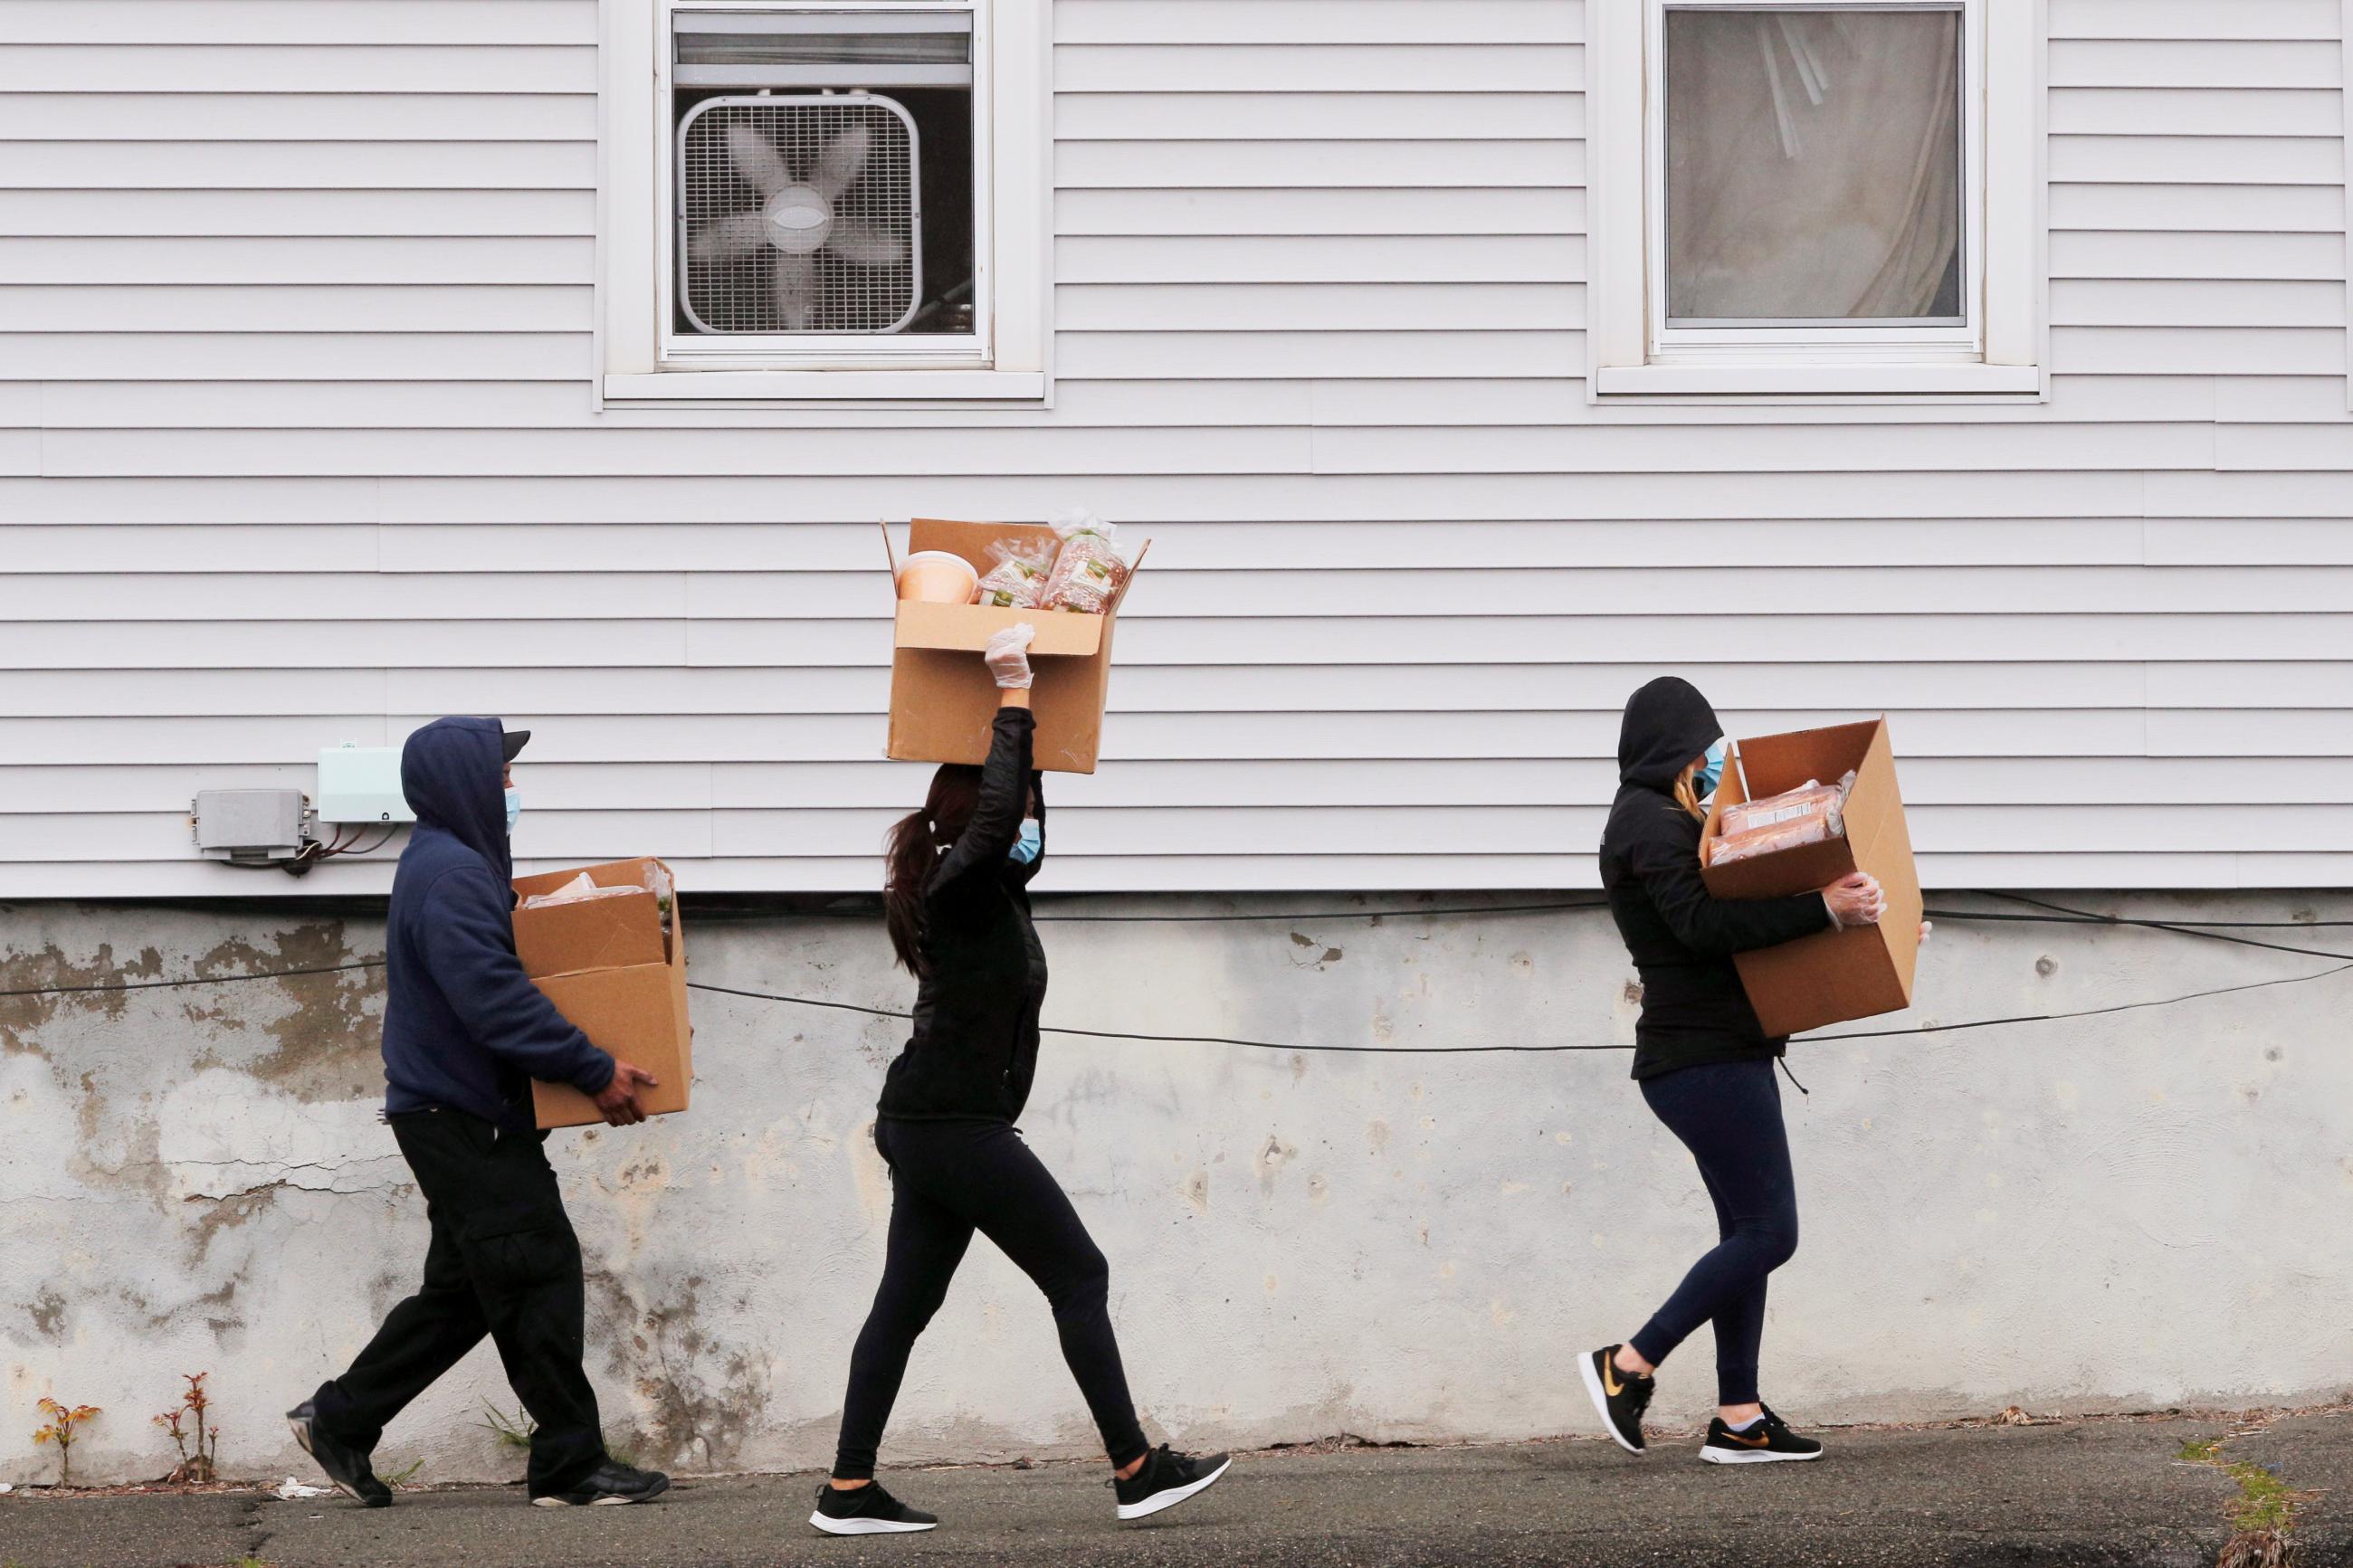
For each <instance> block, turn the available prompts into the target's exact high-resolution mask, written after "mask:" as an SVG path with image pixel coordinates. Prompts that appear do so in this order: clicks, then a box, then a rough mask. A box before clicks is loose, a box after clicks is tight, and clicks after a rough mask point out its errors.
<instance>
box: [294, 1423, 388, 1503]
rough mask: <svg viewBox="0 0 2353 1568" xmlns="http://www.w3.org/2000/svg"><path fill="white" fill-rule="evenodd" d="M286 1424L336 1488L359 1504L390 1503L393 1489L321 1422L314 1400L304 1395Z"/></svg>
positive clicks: (364, 1456)
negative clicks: (304, 1398) (326, 1429)
mask: <svg viewBox="0 0 2353 1568" xmlns="http://www.w3.org/2000/svg"><path fill="white" fill-rule="evenodd" d="M286 1425H287V1426H290V1427H292V1428H293V1431H294V1440H295V1441H296V1442H297V1443H300V1444H301V1445H302V1451H303V1452H304V1453H306V1454H308V1455H310V1456H311V1458H313V1459H316V1460H317V1461H318V1462H319V1468H321V1469H322V1470H324V1471H326V1472H327V1479H329V1480H331V1481H332V1482H334V1483H335V1489H336V1490H337V1491H339V1492H341V1493H343V1495H344V1496H345V1497H347V1498H350V1499H351V1500H353V1501H354V1502H356V1503H358V1504H359V1505H360V1506H361V1507H362V1508H390V1507H391V1506H392V1489H391V1488H390V1487H388V1486H385V1484H384V1483H383V1482H382V1481H380V1480H378V1479H376V1478H375V1467H374V1466H372V1465H370V1464H369V1463H368V1457H367V1456H366V1455H365V1454H363V1453H362V1452H360V1451H359V1450H358V1449H357V1448H354V1447H352V1446H351V1445H350V1444H348V1443H344V1442H340V1441H338V1440H337V1439H336V1438H335V1437H334V1436H332V1435H331V1434H330V1433H328V1432H327V1431H325V1430H324V1429H323V1428H322V1427H321V1426H320V1425H319V1410H318V1405H316V1403H315V1402H313V1401H311V1400H308V1399H306V1400H304V1401H303V1402H302V1403H301V1404H300V1405H296V1406H295V1407H294V1408H293V1409H291V1410H289V1411H288V1412H287V1413H286Z"/></svg>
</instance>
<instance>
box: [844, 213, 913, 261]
mask: <svg viewBox="0 0 2353 1568" xmlns="http://www.w3.org/2000/svg"><path fill="white" fill-rule="evenodd" d="M825 247H826V248H827V249H828V250H830V251H832V252H833V253H834V254H835V255H836V256H839V257H840V258H842V259H843V260H844V261H854V262H856V263H857V264H858V265H859V266H860V267H896V266H898V265H899V264H900V263H901V262H902V261H904V260H906V259H907V241H906V238H905V237H903V236H901V235H896V234H892V233H889V232H888V231H886V230H883V229H879V228H873V227H870V226H867V225H865V224H862V223H860V222H859V221H858V220H857V219H856V218H851V217H838V218H835V219H834V220H833V232H832V233H831V234H830V235H828V236H827V237H826V241H825Z"/></svg>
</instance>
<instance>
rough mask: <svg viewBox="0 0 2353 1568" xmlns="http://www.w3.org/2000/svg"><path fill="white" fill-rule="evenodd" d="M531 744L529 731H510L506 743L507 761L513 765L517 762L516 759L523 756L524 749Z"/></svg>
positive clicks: (507, 733)
mask: <svg viewBox="0 0 2353 1568" xmlns="http://www.w3.org/2000/svg"><path fill="white" fill-rule="evenodd" d="M530 744H531V731H528V730H509V731H507V732H506V741H505V746H506V760H507V761H508V762H510V763H511V762H513V761H514V760H515V758H517V757H518V756H521V755H522V749H523V748H524V747H525V746H528V745H530Z"/></svg>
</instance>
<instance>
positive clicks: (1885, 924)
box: [1699, 718, 1920, 1036]
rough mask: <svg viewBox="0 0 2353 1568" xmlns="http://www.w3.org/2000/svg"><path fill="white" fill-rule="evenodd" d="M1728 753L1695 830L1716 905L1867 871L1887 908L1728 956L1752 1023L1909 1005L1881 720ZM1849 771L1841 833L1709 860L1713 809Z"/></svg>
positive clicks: (1901, 879) (1908, 878) (1889, 768)
mask: <svg viewBox="0 0 2353 1568" xmlns="http://www.w3.org/2000/svg"><path fill="white" fill-rule="evenodd" d="M1734 755H1735V757H1736V761H1735V762H1733V763H1727V765H1726V766H1725V771H1724V780H1723V782H1722V783H1721V784H1718V785H1717V786H1716V791H1715V801H1714V803H1713V804H1712V805H1710V806H1709V808H1708V814H1707V825H1706V826H1705V827H1704V828H1703V829H1702V830H1701V832H1700V846H1699V848H1700V878H1701V879H1702V880H1703V881H1704V882H1705V883H1706V884H1707V890H1708V891H1709V892H1711V893H1713V894H1715V896H1716V897H1717V898H1719V899H1772V898H1783V897H1786V896H1788V895H1789V894H1792V893H1810V892H1812V891H1814V890H1815V889H1818V888H1824V887H1828V886H1829V885H1830V884H1831V883H1832V882H1835V881H1837V880H1838V879H1840V878H1841V877H1844V876H1846V875H1848V874H1849V873H1851V872H1854V871H1868V872H1869V873H1871V875H1873V876H1874V877H1876V878H1878V879H1879V886H1880V888H1881V889H1882V890H1883V891H1884V892H1885V894H1886V895H1887V912H1886V913H1885V914H1884V915H1883V916H1882V917H1881V918H1880V921H1879V924H1878V925H1876V926H1874V927H1856V928H1850V929H1848V930H1844V931H1820V932H1817V933H1816V934H1815V935H1812V936H1809V937H1802V938H1800V939H1799V940H1798V941H1796V942H1784V943H1782V944H1781V945H1779V946H1778V947H1767V948H1759V949H1757V951H1755V952H1743V953H1736V954H1735V955H1734V957H1733V963H1735V964H1736V965H1737V966H1738V968H1739V970H1740V984H1741V986H1742V988H1743V989H1745V990H1746V992H1747V993H1748V1000H1749V1001H1750V1002H1751V1003H1752V1004H1754V1005H1755V1006H1756V1008H1757V1022H1759V1023H1760V1024H1762V1025H1764V1026H1765V1032H1766V1033H1767V1035H1772V1036H1781V1035H1795V1034H1800V1033H1803V1032H1804V1031H1805V1030H1808V1029H1818V1028H1820V1027H1821V1026H1824V1025H1825V1024H1843V1023H1847V1022H1849V1021H1851V1020H1852V1019H1855V1018H1869V1017H1873V1016H1877V1015H1879V1014H1881V1013H1894V1012H1899V1011H1901V1010H1902V1009H1904V1008H1905V1007H1909V1006H1910V1005H1912V979H1913V973H1914V970H1915V966H1916V964H1917V963H1918V960H1919V955H1920V873H1919V871H1918V869H1917V868H1915V866H1914V865H1913V862H1912V835H1911V830H1910V829H1909V828H1907V827H1906V826H1905V822H1904V797H1903V795H1902V794H1901V793H1900V792H1899V791H1898V790H1897V789H1896V787H1895V754H1894V750H1893V748H1892V747H1891V746H1890V745H1889V743H1888V738H1887V721H1886V720H1885V719H1883V718H1882V719H1873V720H1870V721H1866V722H1863V723H1860V724H1838V725H1833V726H1831V728H1829V729H1824V730H1799V731H1792V732H1790V733H1788V734H1783V735H1759V736H1757V738H1756V739H1754V740H1748V741H1741V742H1736V744H1735V747H1734ZM1849 768H1852V769H1853V770H1854V775H1855V778H1854V788H1853V789H1852V791H1850V792H1849V794H1848V795H1847V798H1846V807H1845V811H1844V814H1843V815H1844V817H1845V824H1846V836H1845V837H1842V838H1833V839H1828V840H1825V841H1824V842H1822V843H1820V844H1806V845H1800V846H1799V847H1797V848H1794V849H1784V850H1780V851H1778V852H1777V853H1775V854H1770V855H1760V856H1757V858H1754V859H1750V860H1735V861H1732V862H1730V863H1729V864H1726V865H1723V866H1715V865H1710V864H1709V861H1710V860H1711V859H1712V858H1713V856H1714V851H1715V840H1716V837H1717V831H1718V827H1719V825H1720V824H1721V822H1722V821H1723V817H1724V808H1725V806H1727V805H1736V804H1737V803H1739V802H1741V801H1744V800H1754V799H1757V798H1760V797H1762V796H1765V795H1779V794H1780V793H1782V792H1783V791H1784V790H1792V789H1796V788H1799V786H1800V785H1802V784H1805V783H1806V781H1807V780H1809V779H1815V780H1819V781H1820V782H1821V783H1823V784H1831V783H1834V782H1836V781H1837V780H1838V779H1840V778H1841V777H1842V776H1844V774H1845V773H1846V771H1847V770H1848V769H1849Z"/></svg>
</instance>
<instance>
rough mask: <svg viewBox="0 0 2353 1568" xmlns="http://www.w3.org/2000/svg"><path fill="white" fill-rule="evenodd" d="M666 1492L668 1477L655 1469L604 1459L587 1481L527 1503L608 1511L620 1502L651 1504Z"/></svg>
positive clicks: (668, 1483)
mask: <svg viewBox="0 0 2353 1568" xmlns="http://www.w3.org/2000/svg"><path fill="white" fill-rule="evenodd" d="M668 1490H670V1478H669V1477H668V1476H666V1475H663V1474H662V1473H661V1472H660V1471H659V1470H640V1469H636V1468H632V1467H630V1466H628V1465H625V1464H622V1463H621V1462H620V1461H619V1460H618V1459H607V1460H606V1461H605V1462H604V1463H603V1464H601V1465H599V1466H597V1467H596V1468H595V1469H594V1470H591V1471H590V1472H589V1473H588V1479H586V1480H585V1481H582V1482H581V1483H580V1484H579V1485H578V1486H576V1487H575V1488H573V1489H571V1490H570V1491H568V1492H542V1493H540V1494H539V1495H538V1496H537V1497H534V1498H533V1499H532V1500H531V1506H532V1507H533V1508H612V1507H614V1506H616V1505H617V1504H620V1503H630V1502H651V1501H653V1500H654V1499H656V1498H658V1497H659V1496H661V1495H662V1493H664V1492H666V1491H668Z"/></svg>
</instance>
